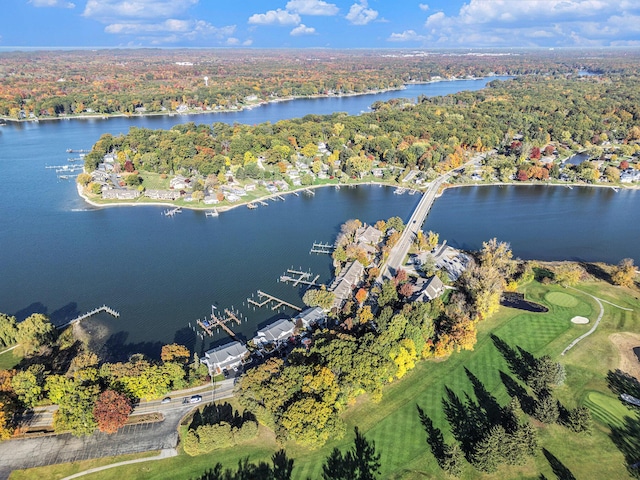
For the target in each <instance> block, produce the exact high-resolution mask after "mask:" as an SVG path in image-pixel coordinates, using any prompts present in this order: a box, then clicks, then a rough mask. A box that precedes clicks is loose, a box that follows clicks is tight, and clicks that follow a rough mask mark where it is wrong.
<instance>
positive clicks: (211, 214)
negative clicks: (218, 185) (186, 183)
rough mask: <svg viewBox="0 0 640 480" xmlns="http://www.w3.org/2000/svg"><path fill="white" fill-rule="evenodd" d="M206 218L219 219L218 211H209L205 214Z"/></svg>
mask: <svg viewBox="0 0 640 480" xmlns="http://www.w3.org/2000/svg"><path fill="white" fill-rule="evenodd" d="M204 216H205V217H217V216H218V210H216V209H215V208H214V209H213V210H208V211H206V212H204Z"/></svg>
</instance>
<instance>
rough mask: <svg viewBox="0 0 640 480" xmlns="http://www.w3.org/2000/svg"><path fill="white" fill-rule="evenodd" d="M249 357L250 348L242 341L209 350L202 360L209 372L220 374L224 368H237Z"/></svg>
mask: <svg viewBox="0 0 640 480" xmlns="http://www.w3.org/2000/svg"><path fill="white" fill-rule="evenodd" d="M248 357H249V350H247V347H245V346H244V345H243V344H242V343H240V342H231V343H226V344H224V345H221V346H219V347H216V348H213V349H211V350H207V351H206V352H205V353H204V357H202V358H201V359H200V361H201V362H202V363H204V364H206V365H207V367H209V372H212V373H215V374H220V373H222V371H223V370H231V369H234V370H235V369H237V368H238V367H239V366H240V365H241V364H242V363H244V362H245V360H246V359H247V358H248Z"/></svg>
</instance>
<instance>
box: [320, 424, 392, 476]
mask: <svg viewBox="0 0 640 480" xmlns="http://www.w3.org/2000/svg"><path fill="white" fill-rule="evenodd" d="M355 433H356V438H355V440H354V445H353V447H352V448H351V449H350V450H349V451H347V452H345V453H344V454H343V453H342V452H340V450H338V449H337V448H335V449H334V450H333V452H331V454H330V455H329V456H328V457H327V459H326V460H325V463H324V465H323V466H322V478H323V479H324V480H375V479H376V478H378V476H379V475H380V454H379V453H376V447H375V443H373V442H372V441H371V442H370V441H368V440H367V439H366V438H365V437H364V435H362V434H361V433H360V431H359V430H358V427H356V428H355Z"/></svg>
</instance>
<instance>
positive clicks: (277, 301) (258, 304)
mask: <svg viewBox="0 0 640 480" xmlns="http://www.w3.org/2000/svg"><path fill="white" fill-rule="evenodd" d="M258 299H259V300H258V301H256V300H254V299H253V298H247V303H248V304H250V305H254V306H256V307H264V306H270V307H271V310H277V309H278V308H280V307H283V306H284V307H289V308H291V309H293V310H295V311H297V312H301V311H302V309H301V308H300V307H298V306H297V305H293V304H292V303H289V302H285V301H284V300H281V299H279V298H277V297H274V296H273V295H269V294H268V293H265V292H263V291H261V290H258ZM263 299H264V300H263ZM272 302H273V305H270V304H271V303H272Z"/></svg>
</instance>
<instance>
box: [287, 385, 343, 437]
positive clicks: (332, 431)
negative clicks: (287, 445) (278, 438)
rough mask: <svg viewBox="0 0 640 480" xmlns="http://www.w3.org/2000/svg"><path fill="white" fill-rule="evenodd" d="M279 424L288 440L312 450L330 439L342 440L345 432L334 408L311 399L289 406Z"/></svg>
mask: <svg viewBox="0 0 640 480" xmlns="http://www.w3.org/2000/svg"><path fill="white" fill-rule="evenodd" d="M281 423H282V426H283V427H284V428H285V429H286V431H287V434H288V436H289V438H291V439H292V440H294V441H295V442H297V443H299V444H301V445H303V446H305V447H308V448H312V449H313V448H318V447H321V446H322V445H324V444H325V443H326V442H327V440H329V439H330V438H332V439H340V438H342V436H343V435H344V431H345V426H344V422H343V421H342V419H341V418H340V416H339V415H338V412H336V410H335V409H334V406H333V405H329V404H326V403H324V402H320V401H318V400H316V399H315V398H313V397H305V398H302V399H300V400H297V401H294V402H293V403H292V404H291V405H289V406H288V408H287V409H286V410H285V411H284V412H283V413H282V420H281Z"/></svg>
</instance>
